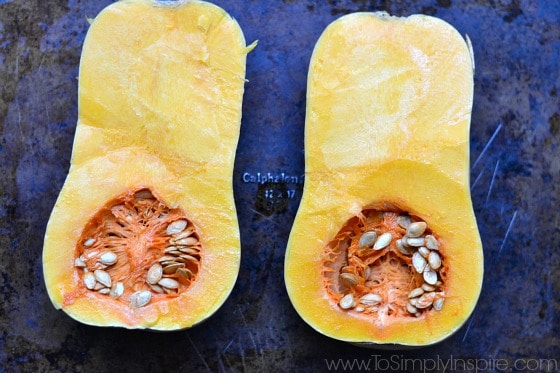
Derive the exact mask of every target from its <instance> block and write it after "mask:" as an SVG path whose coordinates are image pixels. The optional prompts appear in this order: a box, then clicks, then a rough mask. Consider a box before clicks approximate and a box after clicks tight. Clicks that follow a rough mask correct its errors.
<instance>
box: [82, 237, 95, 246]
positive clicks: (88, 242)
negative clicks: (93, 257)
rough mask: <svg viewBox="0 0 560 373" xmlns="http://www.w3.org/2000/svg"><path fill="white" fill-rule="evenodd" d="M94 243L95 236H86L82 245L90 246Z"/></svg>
mask: <svg viewBox="0 0 560 373" xmlns="http://www.w3.org/2000/svg"><path fill="white" fill-rule="evenodd" d="M94 243H95V238H88V239H87V240H86V241H85V242H84V246H87V247H89V246H91V245H93V244H94Z"/></svg>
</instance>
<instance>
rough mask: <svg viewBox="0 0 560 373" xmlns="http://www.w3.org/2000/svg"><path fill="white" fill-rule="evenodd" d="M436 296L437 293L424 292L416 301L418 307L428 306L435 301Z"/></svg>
mask: <svg viewBox="0 0 560 373" xmlns="http://www.w3.org/2000/svg"><path fill="white" fill-rule="evenodd" d="M435 297H436V293H424V294H422V296H420V298H418V300H417V301H416V306H415V307H416V308H428V307H430V306H431V305H432V303H433V302H434V299H435Z"/></svg>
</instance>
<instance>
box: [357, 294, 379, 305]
mask: <svg viewBox="0 0 560 373" xmlns="http://www.w3.org/2000/svg"><path fill="white" fill-rule="evenodd" d="M382 300H383V298H381V296H380V295H378V294H375V293H368V294H366V295H364V296H362V297H361V298H360V303H361V304H364V305H366V306H376V305H378V304H379V303H381V301H382Z"/></svg>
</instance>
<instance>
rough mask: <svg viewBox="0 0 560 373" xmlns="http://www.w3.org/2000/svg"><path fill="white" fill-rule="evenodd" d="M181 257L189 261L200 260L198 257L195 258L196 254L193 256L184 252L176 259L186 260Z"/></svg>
mask: <svg viewBox="0 0 560 373" xmlns="http://www.w3.org/2000/svg"><path fill="white" fill-rule="evenodd" d="M180 259H185V260H186V261H187V262H198V259H197V258H195V257H194V256H191V255H189V254H182V255H181V256H180V257H179V258H177V259H176V260H177V261H180V262H184V261H182V260H180ZM184 263H186V262H184Z"/></svg>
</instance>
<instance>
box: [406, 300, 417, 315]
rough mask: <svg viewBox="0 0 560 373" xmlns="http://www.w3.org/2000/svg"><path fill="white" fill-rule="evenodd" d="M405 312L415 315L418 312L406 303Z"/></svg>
mask: <svg viewBox="0 0 560 373" xmlns="http://www.w3.org/2000/svg"><path fill="white" fill-rule="evenodd" d="M406 310H407V311H408V312H410V313H416V312H418V309H417V308H416V307H414V305H412V304H411V303H410V302H408V303H407V304H406Z"/></svg>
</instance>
